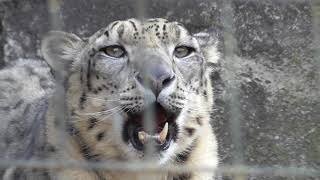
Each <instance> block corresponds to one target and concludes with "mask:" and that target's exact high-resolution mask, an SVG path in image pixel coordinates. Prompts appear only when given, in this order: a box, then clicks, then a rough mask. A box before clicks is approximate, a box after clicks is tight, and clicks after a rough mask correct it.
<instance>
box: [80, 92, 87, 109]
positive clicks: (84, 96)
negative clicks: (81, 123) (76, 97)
mask: <svg viewBox="0 0 320 180" xmlns="http://www.w3.org/2000/svg"><path fill="white" fill-rule="evenodd" d="M86 101H87V94H86V93H85V92H83V93H82V95H81V97H80V102H79V106H80V108H81V109H83V108H84V103H85V102H86Z"/></svg>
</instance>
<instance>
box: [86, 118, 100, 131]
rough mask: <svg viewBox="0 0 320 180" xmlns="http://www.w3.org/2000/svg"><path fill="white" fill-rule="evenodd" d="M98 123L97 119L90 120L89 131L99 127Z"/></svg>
mask: <svg viewBox="0 0 320 180" xmlns="http://www.w3.org/2000/svg"><path fill="white" fill-rule="evenodd" d="M97 122H98V120H97V118H90V119H89V120H88V124H89V125H88V130H90V129H92V128H94V127H95V126H96V125H97Z"/></svg>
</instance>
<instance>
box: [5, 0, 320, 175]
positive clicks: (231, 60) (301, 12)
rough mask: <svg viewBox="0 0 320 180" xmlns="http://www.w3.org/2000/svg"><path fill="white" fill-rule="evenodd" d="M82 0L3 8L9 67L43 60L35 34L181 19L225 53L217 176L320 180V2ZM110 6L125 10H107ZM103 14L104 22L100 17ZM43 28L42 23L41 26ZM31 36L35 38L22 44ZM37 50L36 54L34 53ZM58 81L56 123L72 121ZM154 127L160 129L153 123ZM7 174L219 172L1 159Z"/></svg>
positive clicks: (218, 80) (220, 68) (218, 103)
mask: <svg viewBox="0 0 320 180" xmlns="http://www.w3.org/2000/svg"><path fill="white" fill-rule="evenodd" d="M78 2H79V3H78V4H77V2H76V1H62V0H48V1H47V2H45V3H44V2H38V1H36V0H35V1H31V0H30V1H23V2H18V1H10V0H7V1H3V2H0V3H2V4H1V5H2V7H1V12H0V14H2V15H1V18H2V19H1V20H2V28H1V33H2V36H1V39H0V41H1V46H3V59H4V60H5V63H7V64H10V61H13V59H18V58H20V57H24V58H34V57H38V56H40V53H39V52H38V51H37V50H34V49H39V41H40V39H41V35H37V34H36V33H39V34H44V33H45V32H46V31H48V30H52V29H53V30H66V31H68V30H73V31H74V32H75V33H77V34H80V35H83V36H88V35H89V34H90V33H92V32H94V31H93V29H92V27H89V26H90V25H91V24H90V23H92V26H93V27H94V28H96V30H98V29H99V28H101V27H103V26H101V27H99V26H100V25H101V24H103V25H105V24H107V23H109V22H112V21H113V20H117V18H118V19H125V18H129V17H140V18H141V17H159V16H160V17H165V18H168V19H170V20H177V21H182V22H183V23H185V24H186V26H187V28H190V29H191V31H193V32H195V31H199V30H200V31H206V32H209V33H211V34H212V35H214V36H216V37H217V39H219V41H220V45H219V50H220V51H221V53H222V54H223V57H222V58H221V59H220V61H219V63H217V64H216V67H215V68H216V70H215V71H214V72H213V75H212V80H213V86H214V93H215V110H214V112H213V113H212V119H213V123H212V125H213V128H214V130H215V132H216V135H217V138H218V141H219V154H220V161H221V163H220V165H219V168H218V169H217V170H216V172H217V174H218V175H219V176H221V178H223V179H236V180H243V179H314V180H316V179H320V127H319V124H320V105H319V104H320V95H319V92H320V89H319V86H320V85H319V84H320V81H319V79H320V76H319V69H320V68H319V67H320V66H319V64H320V62H319V58H318V55H319V54H320V52H319V46H320V44H319V39H320V37H319V35H320V32H319V12H318V11H319V8H320V2H318V1H316V0H314V1H297V0H282V1H275V0H268V1H267V0H266V1H258V0H250V1H249V0H248V1H243V0H223V1H222V0H217V1H205V0H197V1H182V0H179V1H176V2H171V1H167V0H165V1H161V2H160V1H159V2H158V1H145V0H139V1H132V2H131V1H124V2H116V1H110V2H108V1H106V2H104V1H98V0H97V1H93V2H88V1H78ZM35 3H39V4H38V5H35ZM108 3H110V4H108ZM103 6H106V7H109V8H107V9H105V8H103ZM113 6H114V7H118V8H119V9H112V8H111V9H110V7H113ZM38 8H39V9H38ZM41 8H42V9H41ZM157 8H158V9H157ZM179 8H181V9H179ZM197 8H198V9H197ZM24 13H25V15H24ZM86 13H88V14H90V13H91V14H95V15H94V16H90V15H88V17H86V15H83V14H86ZM105 13H106V14H105ZM33 14H37V16H33ZM23 16H26V17H27V18H31V19H30V22H29V23H24V22H21V19H22V20H23V21H26V20H28V19H24V17H23ZM41 16H43V17H41ZM77 16H79V17H77ZM98 16H102V18H100V19H99V20H96V19H93V17H98ZM41 18H43V19H47V20H48V21H47V22H45V21H44V20H43V19H42V20H40V19H41ZM81 18H82V19H81ZM104 18H110V19H108V20H106V21H105V22H103V20H101V19H104ZM15 20H17V21H16V22H14V21H15ZM28 21H29V20H28ZM195 21H197V22H195ZM70 22H75V23H70ZM83 22H84V23H83ZM37 23H43V24H44V25H43V24H42V27H41V28H37V27H36V26H37V25H38V24H37ZM43 26H46V27H45V28H43ZM48 27H50V28H48ZM19 28H21V29H22V30H20V29H19ZM33 28H34V29H35V30H34V29H33ZM91 31H92V32H91ZM24 36H26V37H28V38H29V39H28V38H27V39H24V38H25V37H24ZM19 40H24V41H23V42H19ZM26 41H29V42H26ZM30 41H37V42H30ZM33 45H34V47H36V48H34V47H33V48H30V47H29V46H33ZM0 55H1V53H0ZM1 58H2V57H1ZM56 78H57V79H56V80H57V85H60V86H61V88H60V91H57V92H56V95H55V96H54V102H56V103H57V104H59V105H57V106H56V107H58V108H57V109H56V112H55V114H56V115H59V116H57V117H56V118H58V119H61V120H66V117H67V116H66V113H61V112H64V111H65V110H66V109H67V108H66V105H65V101H64V99H65V92H64V88H62V87H63V83H64V82H63V80H62V79H59V77H56ZM151 117H153V116H152V115H151ZM150 122H153V121H150ZM0 123H1V122H0ZM0 125H1V124H0ZM147 126H149V127H153V124H151V125H148V124H147ZM151 151H152V150H151ZM0 167H1V168H3V169H7V168H10V169H12V170H14V169H15V168H19V167H26V168H84V169H97V170H100V169H104V170H111V171H143V172H189V171H214V170H215V168H214V165H212V166H210V165H209V166H207V167H199V166H183V165H181V166H165V167H163V166H161V167H159V166H158V165H155V164H154V163H152V162H144V161H143V162H135V163H130V162H129V163H123V162H114V161H112V162H109V161H106V162H86V163H85V162H74V161H52V160H50V161H47V160H46V161H43V160H41V159H40V160H39V159H37V160H36V159H32V160H16V159H2V160H0ZM10 169H9V170H6V172H5V173H6V174H5V175H4V178H5V177H10ZM0 172H1V171H0ZM0 175H1V173H0Z"/></svg>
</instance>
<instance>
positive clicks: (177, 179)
mask: <svg viewBox="0 0 320 180" xmlns="http://www.w3.org/2000/svg"><path fill="white" fill-rule="evenodd" d="M189 179H191V174H190V173H184V174H179V175H177V176H174V177H173V178H172V180H189Z"/></svg>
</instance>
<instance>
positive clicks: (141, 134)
mask: <svg viewBox="0 0 320 180" xmlns="http://www.w3.org/2000/svg"><path fill="white" fill-rule="evenodd" d="M146 136H147V134H146V133H145V132H144V131H140V132H138V138H139V140H140V142H141V143H142V144H144V143H145V141H146Z"/></svg>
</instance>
